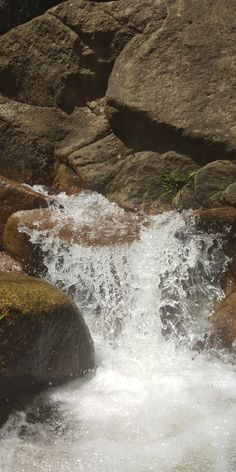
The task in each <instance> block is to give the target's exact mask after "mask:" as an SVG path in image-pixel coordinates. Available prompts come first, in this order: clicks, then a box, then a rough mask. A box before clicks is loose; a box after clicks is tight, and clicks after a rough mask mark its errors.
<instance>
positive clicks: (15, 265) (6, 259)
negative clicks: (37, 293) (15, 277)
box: [0, 252, 25, 275]
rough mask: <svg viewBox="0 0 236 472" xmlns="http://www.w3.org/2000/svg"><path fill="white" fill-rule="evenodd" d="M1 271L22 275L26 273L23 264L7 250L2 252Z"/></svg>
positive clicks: (0, 258) (0, 256)
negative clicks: (7, 252)
mask: <svg viewBox="0 0 236 472" xmlns="http://www.w3.org/2000/svg"><path fill="white" fill-rule="evenodd" d="M0 272H10V273H14V274H21V275H23V274H24V273H25V272H24V269H23V267H22V264H21V263H20V262H17V261H15V259H13V258H12V257H11V256H9V254H6V253H5V252H0Z"/></svg>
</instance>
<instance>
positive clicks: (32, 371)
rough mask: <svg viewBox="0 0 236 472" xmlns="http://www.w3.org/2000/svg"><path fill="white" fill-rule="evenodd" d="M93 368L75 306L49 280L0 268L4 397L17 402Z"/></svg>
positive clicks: (87, 335)
mask: <svg viewBox="0 0 236 472" xmlns="http://www.w3.org/2000/svg"><path fill="white" fill-rule="evenodd" d="M93 367H94V349H93V342H92V339H91V336H90V333H89V330H88V328H87V326H86V324H85V322H84V320H83V318H82V316H81V314H80V312H79V310H78V309H77V307H76V306H75V305H74V304H73V303H72V302H71V300H70V299H69V298H68V297H67V296H66V295H65V294H64V293H63V292H61V291H60V290H58V289H56V288H54V287H53V286H51V285H50V284H49V283H47V282H44V281H41V280H38V279H35V278H33V277H25V276H22V275H13V274H7V273H4V272H0V402H1V405H3V404H4V402H7V403H9V402H14V401H16V400H19V399H20V397H21V396H23V395H30V394H32V393H36V392H38V391H40V390H42V389H45V388H48V387H49V386H52V385H57V384H60V383H62V382H66V381H69V380H72V379H73V378H75V377H78V376H80V375H83V374H84V373H85V372H86V371H88V370H89V369H92V368H93Z"/></svg>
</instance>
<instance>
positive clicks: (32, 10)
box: [0, 0, 61, 34]
mask: <svg viewBox="0 0 236 472" xmlns="http://www.w3.org/2000/svg"><path fill="white" fill-rule="evenodd" d="M60 1H61V0H1V2H0V34H3V33H6V31H8V30H9V29H10V28H13V27H14V26H17V25H20V24H21V23H25V22H26V21H29V20H31V18H34V17H35V16H38V15H41V14H42V13H43V12H44V11H45V10H47V9H48V8H50V7H52V6H53V5H56V4H57V3H60Z"/></svg>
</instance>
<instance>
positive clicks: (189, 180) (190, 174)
mask: <svg viewBox="0 0 236 472" xmlns="http://www.w3.org/2000/svg"><path fill="white" fill-rule="evenodd" d="M196 173H197V171H196V170H194V171H193V172H189V174H188V182H191V181H192V180H193V179H194V177H195V175H196Z"/></svg>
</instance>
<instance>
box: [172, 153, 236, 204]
mask: <svg viewBox="0 0 236 472" xmlns="http://www.w3.org/2000/svg"><path fill="white" fill-rule="evenodd" d="M235 182H236V165H235V164H234V163H232V162H230V161H214V162H211V163H209V164H207V165H206V166H204V167H202V168H201V169H200V170H198V171H197V172H195V173H194V174H193V176H192V179H191V182H190V183H188V184H187V185H186V186H184V187H183V188H182V189H181V190H180V191H179V193H178V194H177V195H176V197H175V198H174V201H173V204H174V206H176V207H177V208H179V209H188V208H193V209H195V208H201V207H202V208H214V207H221V206H225V205H229V206H236V198H235V197H236V195H235Z"/></svg>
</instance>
